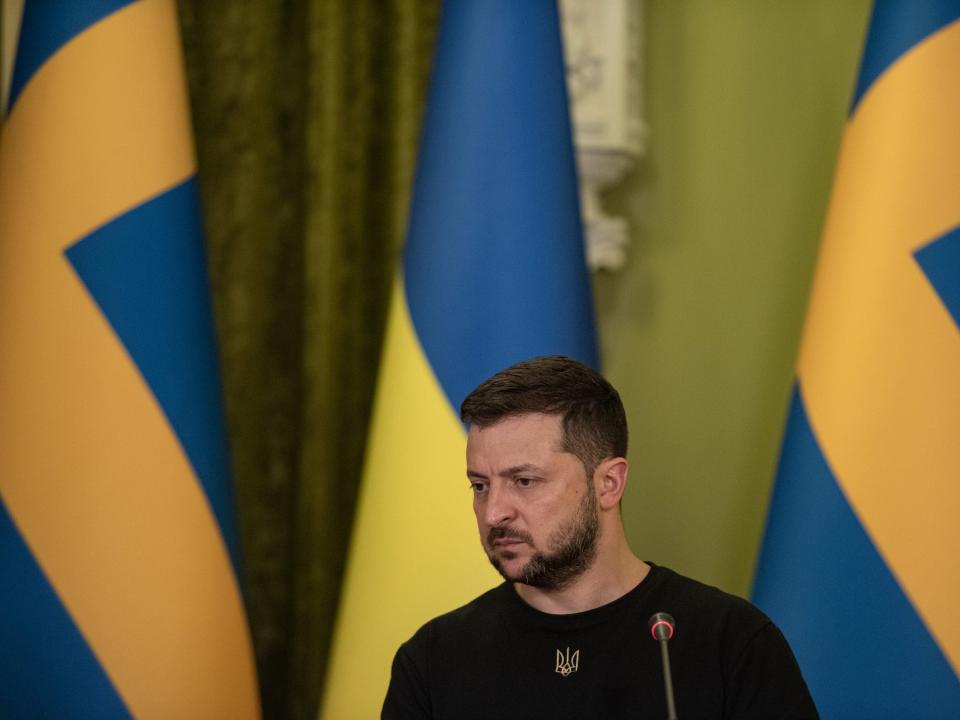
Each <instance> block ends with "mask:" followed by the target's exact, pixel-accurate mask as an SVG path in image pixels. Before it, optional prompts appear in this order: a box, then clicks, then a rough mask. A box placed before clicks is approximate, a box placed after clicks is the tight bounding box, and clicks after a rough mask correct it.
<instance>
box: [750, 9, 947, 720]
mask: <svg viewBox="0 0 960 720" xmlns="http://www.w3.org/2000/svg"><path fill="white" fill-rule="evenodd" d="M958 77H960V2H958V1H957V0H950V1H949V2H948V1H944V0H925V1H923V2H916V1H914V0H878V1H877V2H876V4H875V6H874V9H873V14H872V17H871V21H870V27H869V31H868V36H867V42H866V48H865V50H864V55H863V61H862V65H861V70H860V76H859V80H858V82H857V87H856V91H855V93H854V99H853V103H852V107H851V110H850V115H849V119H848V121H847V126H846V129H845V133H844V137H843V143H842V149H841V153H840V157H839V161H838V165H837V170H836V176H835V180H834V189H833V195H832V198H831V203H830V208H829V212H828V216H827V221H826V226H825V230H824V236H823V246H822V250H821V255H820V259H819V263H818V268H817V273H816V277H815V280H814V286H813V293H812V296H811V301H810V308H809V311H808V317H807V322H806V327H805V330H804V336H803V341H802V346H801V350H800V358H799V361H798V365H797V383H796V388H795V392H794V396H793V402H792V406H791V410H790V417H789V420H788V425H787V430H786V438H785V440H784V445H783V451H782V456H781V460H780V470H779V476H778V478H777V483H776V487H775V490H774V495H773V499H772V504H771V508H770V517H769V525H768V529H767V535H766V539H765V543H764V547H763V550H762V553H761V558H760V563H759V568H758V573H757V581H756V588H755V595H754V598H755V600H756V602H757V603H758V604H759V605H760V606H761V607H762V608H764V609H765V610H766V611H767V612H768V613H769V614H770V615H771V616H772V617H773V618H774V619H775V620H776V621H778V622H779V623H780V625H781V626H782V628H783V630H784V632H785V634H786V635H787V636H788V638H789V639H790V642H791V644H792V645H793V648H794V650H795V651H796V654H797V658H798V660H799V661H800V664H801V666H802V667H803V670H804V673H805V675H806V677H807V680H808V682H809V685H810V689H811V691H812V693H813V695H814V698H815V700H816V701H817V703H818V706H819V707H820V709H821V711H822V713H823V715H824V717H828V718H897V719H898V720H903V719H905V718H957V717H960V679H958V674H960V612H958V608H960V552H958V550H960V522H958V519H960V132H958V129H960V82H958Z"/></svg>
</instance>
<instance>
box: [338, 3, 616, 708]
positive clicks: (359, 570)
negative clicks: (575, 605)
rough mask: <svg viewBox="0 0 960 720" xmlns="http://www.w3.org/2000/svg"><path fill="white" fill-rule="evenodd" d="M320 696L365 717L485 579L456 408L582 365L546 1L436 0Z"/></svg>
mask: <svg viewBox="0 0 960 720" xmlns="http://www.w3.org/2000/svg"><path fill="white" fill-rule="evenodd" d="M431 83H432V84H431V89H430V97H429V100H428V107H427V114H426V119H425V126H424V130H423V136H422V139H421V147H420V155H419V164H418V168H417V177H416V181H415V187H414V196H413V204H412V208H411V215H410V223H409V229H408V234H407V244H406V249H405V255H404V258H403V263H402V267H401V269H400V272H399V273H398V275H397V278H396V283H395V289H394V295H393V301H392V308H391V314H390V318H389V320H388V329H387V336H386V341H385V343H386V344H385V349H384V356H383V364H382V368H381V374H380V379H379V386H378V394H377V400H376V406H375V409H374V419H373V423H372V427H371V439H370V447H369V450H368V456H367V464H366V468H365V473H364V485H363V488H362V491H361V497H360V500H359V505H358V511H357V518H356V525H355V530H354V535H353V539H352V545H351V551H350V558H349V568H348V572H347V575H346V581H345V588H344V593H343V599H342V601H341V609H340V615H339V619H338V627H337V632H336V637H335V640H334V648H333V653H332V657H331V671H330V674H329V678H328V682H327V688H326V693H325V700H324V710H323V713H322V714H323V717H325V718H327V720H349V719H350V718H371V717H377V716H378V715H379V712H380V705H381V704H382V702H383V697H384V694H385V693H386V689H387V682H388V679H389V675H390V663H391V659H392V657H393V654H394V652H395V651H396V650H397V648H398V647H399V645H400V643H402V642H403V641H405V640H407V639H408V638H409V637H410V636H411V635H412V634H413V633H414V632H415V631H416V629H417V628H418V627H419V626H420V625H422V624H423V623H424V622H426V621H427V620H429V619H430V618H431V617H433V616H435V615H438V614H440V613H442V612H445V611H448V610H452V609H454V608H455V607H458V606H460V605H463V604H465V603H466V602H468V601H469V600H471V599H472V598H473V597H474V596H476V595H478V594H480V593H481V592H483V591H484V590H487V589H488V588H490V587H492V586H493V585H495V584H496V583H497V582H498V581H499V578H498V576H497V575H496V573H495V572H494V571H493V570H492V569H491V568H490V567H489V564H488V563H487V559H486V557H485V556H484V553H483V551H482V550H481V548H480V541H479V538H478V537H477V530H476V521H475V520H474V517H473V513H472V511H471V502H472V500H471V494H470V489H469V485H468V483H467V479H466V468H465V459H464V447H465V443H466V434H465V433H464V429H463V426H462V425H461V423H460V421H459V419H458V410H459V406H460V402H461V401H462V400H463V398H464V397H465V396H466V394H467V393H468V392H469V391H470V390H472V389H473V387H474V386H476V385H477V384H479V383H480V382H481V381H482V380H484V379H486V378H487V377H488V376H490V375H492V374H494V373H495V372H497V371H498V370H501V369H503V368H505V367H507V366H508V365H511V364H513V363H515V362H517V361H519V360H523V359H526V358H530V357H534V356H537V355H547V354H563V355H568V356H571V357H574V358H576V359H578V360H580V361H582V362H586V363H589V364H591V365H594V366H596V364H597V353H596V340H595V332H594V324H593V303H592V299H591V292H590V282H589V277H588V274H587V270H586V263H585V259H584V248H583V238H582V229H581V222H580V208H579V199H578V192H577V181H576V171H575V165H574V156H573V148H572V140H571V131H570V120H569V112H568V105H567V91H566V80H565V74H564V63H563V51H562V46H561V41H560V25H559V17H558V11H557V4H556V2H555V1H554V0H524V1H523V2H516V1H515V0H484V1H483V2H476V1H475V0H449V1H448V2H446V3H445V4H444V7H443V15H442V18H441V26H440V30H439V35H438V39H437V47H436V51H435V56H434V67H433V76H432V79H431Z"/></svg>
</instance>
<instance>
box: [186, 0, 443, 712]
mask: <svg viewBox="0 0 960 720" xmlns="http://www.w3.org/2000/svg"><path fill="white" fill-rule="evenodd" d="M180 14H181V21H182V26H183V37H184V45H185V55H186V62H187V71H188V78H189V81H190V91H191V100H192V103H193V116H194V117H193V120H194V125H195V130H196V137H197V152H198V158H199V167H200V184H201V191H202V198H203V208H204V216H205V222H206V228H207V238H208V245H209V248H208V255H209V260H210V275H211V283H212V287H213V295H214V298H213V299H214V309H215V315H216V320H217V326H218V332H219V341H220V353H221V363H222V367H223V374H224V386H225V394H226V407H227V413H228V423H229V428H230V436H231V448H232V459H233V474H234V483H235V487H236V495H237V504H238V514H239V518H240V526H241V538H242V548H243V556H244V588H245V593H246V600H247V604H248V606H249V614H250V618H251V624H252V629H253V637H254V644H255V648H256V654H257V663H258V669H259V673H260V683H261V688H262V693H263V706H264V715H265V717H268V718H298V719H299V718H313V717H315V715H316V711H317V706H318V702H319V693H320V689H321V685H322V682H323V676H324V672H325V668H326V660H327V652H328V646H329V641H330V632H331V629H332V624H333V619H334V613H335V611H336V605H337V600H338V597H339V592H340V581H341V575H342V571H343V566H344V554H345V551H346V544H347V541H348V538H349V531H350V527H351V523H352V520H353V509H354V504H355V500H356V491H357V486H358V482H359V478H360V473H361V471H362V466H363V453H364V446H365V442H366V434H367V426H368V422H369V415H370V406H371V402H372V397H373V389H374V382H375V378H376V371H377V367H378V365H379V360H380V346H381V340H382V333H383V325H384V321H385V313H386V307H387V299H388V293H389V289H390V285H391V280H392V274H393V272H394V270H395V262H396V259H397V256H398V252H399V249H400V246H401V243H402V239H403V233H404V228H405V223H406V216H407V208H408V204H409V195H410V186H411V182H412V174H413V169H414V161H415V157H416V144H417V138H418V135H419V128H420V121H421V114H422V107H423V98H424V95H425V90H426V83H427V78H428V75H429V68H430V57H431V53H432V46H433V38H434V33H435V27H436V24H437V19H438V15H439V0H430V1H429V2H423V1H421V0H387V1H384V2H373V1H372V0H357V1H352V2H351V1H348V0H326V1H324V2H321V1H315V2H308V1H307V0H291V1H290V2H283V3H277V2H274V3H253V2H241V3H236V2H226V1H225V0H205V1H203V2H201V1H200V0H180Z"/></svg>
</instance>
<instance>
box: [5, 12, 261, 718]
mask: <svg viewBox="0 0 960 720" xmlns="http://www.w3.org/2000/svg"><path fill="white" fill-rule="evenodd" d="M195 175H196V163H195V158H194V152H193V145H192V140H191V130H190V116H189V110H188V104H187V94H186V86H185V82H184V72H183V64H182V60H181V48H180V37H179V30H178V27H177V14H176V8H175V5H174V3H173V2H172V0H141V1H140V2H122V1H118V0H115V1H113V2H110V1H108V0H90V1H89V2H83V3H72V2H71V3H67V2H56V1H54V0H45V1H44V0H27V2H26V4H25V6H24V10H23V17H22V22H21V26H20V34H19V42H18V46H17V53H16V63H15V66H14V71H13V77H12V82H11V85H10V97H9V101H8V103H7V108H5V119H4V123H3V135H2V146H0V578H2V580H0V715H2V716H3V717H12V718H18V717H50V718H53V717H56V718H73V717H96V718H120V717H128V716H136V717H142V718H253V717H257V716H258V715H259V699H258V692H257V688H256V675H255V670H254V664H253V656H252V651H251V644H250V636H249V631H248V628H247V622H246V617H245V611H244V606H243V601H242V598H241V594H240V589H239V585H238V580H237V540H236V536H237V532H236V528H235V525H234V519H233V515H232V500H231V491H230V484H229V471H228V457H227V451H226V441H225V432H224V421H223V412H222V406H221V398H220V383H219V375H218V369H217V357H216V353H215V348H214V332H213V330H214V329H213V323H212V316H211V311H210V302H209V292H208V287H207V279H206V266H205V257H204V245H203V238H202V233H201V219H200V213H199V207H198V193H197V185H196V179H195Z"/></svg>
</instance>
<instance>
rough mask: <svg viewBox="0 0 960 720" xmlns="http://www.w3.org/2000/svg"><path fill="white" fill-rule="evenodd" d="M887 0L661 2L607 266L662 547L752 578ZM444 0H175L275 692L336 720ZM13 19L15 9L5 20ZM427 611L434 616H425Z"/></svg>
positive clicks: (721, 573)
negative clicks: (877, 20) (344, 602)
mask: <svg viewBox="0 0 960 720" xmlns="http://www.w3.org/2000/svg"><path fill="white" fill-rule="evenodd" d="M869 5H870V4H869V2H868V0H846V1H845V2H839V3H838V2H835V0H806V1H805V2H802V3H800V2H778V3H771V2H767V1H766V0H725V1H724V2H716V1H715V0H679V1H678V0H645V2H643V4H642V12H643V22H642V23H641V24H640V26H639V27H638V32H639V33H641V34H642V37H639V38H637V42H638V45H639V47H640V56H639V62H640V64H639V67H640V72H639V75H638V76H637V77H636V78H635V81H636V83H637V86H638V88H639V92H638V94H637V102H638V103H640V104H641V105H642V109H641V113H642V119H643V122H644V124H645V126H646V128H647V135H646V145H645V149H644V152H643V154H642V156H641V157H640V158H639V160H638V161H637V163H636V164H635V165H634V167H633V168H632V169H631V170H630V171H629V173H628V175H627V176H626V177H625V178H624V179H623V181H622V182H620V183H619V184H618V185H617V186H616V187H614V188H612V189H611V190H609V191H608V192H606V193H605V195H604V197H603V202H604V205H605V207H606V209H607V211H608V212H610V213H615V214H617V215H620V216H623V217H624V218H626V219H627V221H628V224H629V245H628V247H627V248H626V256H625V262H624V264H623V265H622V267H620V268H618V269H607V270H598V271H596V272H594V274H593V287H594V294H595V298H596V311H597V319H598V326H599V333H600V343H601V356H602V363H603V369H604V371H605V373H606V375H607V376H608V377H609V379H610V380H611V381H612V382H613V384H614V385H615V386H616V387H617V388H618V389H619V390H620V392H621V395H622V397H623V400H624V403H625V405H626V407H627V412H628V418H629V422H630V428H631V450H630V458H629V459H630V461H631V482H630V485H629V487H628V491H627V497H626V499H625V501H624V506H623V512H624V517H625V523H626V527H627V533H628V536H629V538H630V540H631V543H632V545H633V547H634V549H635V551H636V552H637V553H638V554H639V555H640V556H641V557H643V558H645V559H650V560H652V561H655V562H657V563H659V564H664V565H667V566H670V567H673V568H674V569H676V570H677V571H679V572H681V573H684V574H688V575H691V576H694V577H696V578H698V579H701V580H703V581H705V582H708V583H711V584H715V585H718V586H719V587H721V588H723V589H725V590H728V591H730V592H733V593H736V594H739V595H748V594H749V592H750V587H751V582H752V577H753V571H754V566H755V561H756V557H757V551H758V547H759V542H760V538H761V535H762V532H763V525H764V518H765V513H766V509H767V504H768V500H769V494H770V489H771V484H772V481H773V476H774V471H775V465H776V459H777V453H778V450H779V446H780V441H781V437H782V433H783V425H784V419H785V416H786V411H787V405H788V400H789V394H790V388H791V383H792V380H793V364H794V360H795V356H796V350H797V345H798V341H799V337H800V331H801V326H802V322H803V313H804V308H805V302H806V298H807V292H808V289H809V284H810V280H811V276H812V272H813V267H814V262H815V260H816V253H817V247H818V242H819V233H820V229H821V225H822V222H823V218H824V213H825V209H826V203H827V198H828V193H829V189H830V180H831V174H832V171H833V165H834V162H835V157H836V151H837V147H838V144H839V141H840V134H841V130H842V125H843V122H844V119H845V116H846V111H847V107H848V104H849V100H850V95H851V91H852V88H853V85H854V79H855V74H856V70H857V62H858V58H859V56H860V52H861V46H862V41H863V36H864V32H865V29H866V23H867V17H868V13H869V9H870V8H869ZM440 12H441V3H440V2H439V0H379V1H376V2H375V1H373V0H287V1H285V2H263V1H258V2H253V1H252V0H231V1H227V0H179V13H180V20H181V30H182V39H183V45H184V52H185V59H186V69H187V77H188V81H189V89H190V99H191V103H192V113H193V123H194V129H195V138H196V145H197V153H198V159H199V181H200V187H201V192H202V201H203V211H204V220H205V228H206V238H207V243H208V257H209V266H210V267H209V270H210V279H211V286H212V291H213V301H214V312H215V319H216V326H217V331H218V337H219V348H220V358H221V366H222V372H223V382H224V389H225V401H226V410H227V417H228V426H229V434H230V441H231V453H232V464H233V478H234V486H235V491H236V503H237V510H238V517H239V525H240V531H241V545H242V551H243V553H242V554H243V566H244V571H243V585H244V591H245V596H246V601H247V606H248V613H249V617H250V623H251V626H252V633H253V641H254V647H255V652H256V660H257V667H258V671H259V676H260V683H261V688H262V695H263V710H264V716H265V717H269V718H291V719H296V720H300V719H304V718H314V717H316V714H317V709H318V706H319V703H320V700H321V693H322V684H323V678H324V675H325V672H326V670H327V657H328V651H329V646H330V641H331V635H332V630H333V627H334V621H335V615H336V608H337V602H338V598H339V592H340V582H341V577H342V575H343V572H344V567H345V555H346V551H347V546H348V542H349V537H350V530H351V526H352V523H353V511H354V505H355V502H356V497H357V490H358V486H359V483H360V478H361V472H362V467H363V458H364V449H365V442H366V437H367V428H368V424H369V420H370V412H371V406H372V401H373V396H374V390H375V382H376V377H377V371H378V367H379V361H380V350H381V341H382V335H383V329H384V323H385V319H386V311H387V306H388V299H389V293H390V288H391V283H392V279H393V274H394V272H395V271H396V263H397V260H398V258H399V254H400V252H401V248H402V244H403V238H404V230H405V223H406V218H407V210H408V206H409V200H410V190H411V184H412V179H413V174H414V170H415V163H416V153H417V143H418V138H419V131H420V123H421V119H422V115H423V110H424V102H425V98H426V93H427V90H428V86H429V78H430V72H431V58H432V51H433V43H434V39H435V33H436V29H437V25H438V21H439V17H440ZM6 30H7V28H5V31H6ZM425 619H426V618H425Z"/></svg>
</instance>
